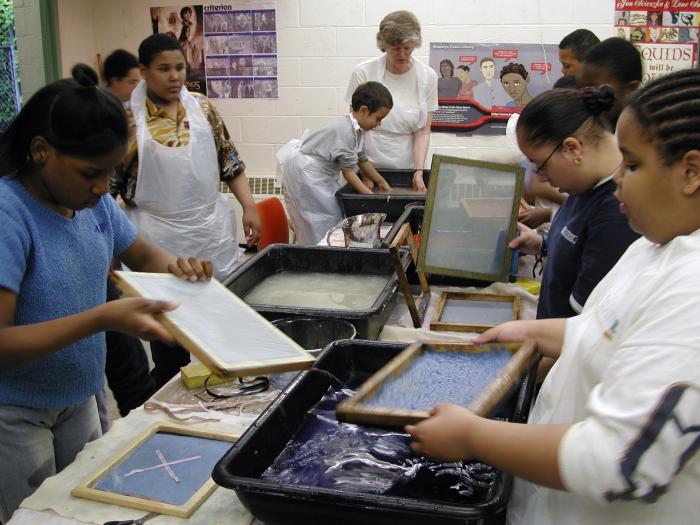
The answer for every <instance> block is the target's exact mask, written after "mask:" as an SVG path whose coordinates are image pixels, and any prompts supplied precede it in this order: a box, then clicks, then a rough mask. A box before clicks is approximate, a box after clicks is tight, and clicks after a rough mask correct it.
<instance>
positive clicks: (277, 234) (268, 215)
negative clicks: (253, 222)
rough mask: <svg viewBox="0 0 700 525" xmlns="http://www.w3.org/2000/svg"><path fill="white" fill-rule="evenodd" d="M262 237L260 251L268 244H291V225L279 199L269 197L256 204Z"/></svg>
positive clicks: (259, 243)
mask: <svg viewBox="0 0 700 525" xmlns="http://www.w3.org/2000/svg"><path fill="white" fill-rule="evenodd" d="M255 207H256V209H257V210H258V216H259V217H260V224H261V225H262V235H261V236H260V240H259V241H258V250H262V249H263V248H265V247H266V246H267V245H268V244H274V243H288V242H289V223H288V222H287V214H286V213H285V211H284V206H283V205H282V203H281V202H280V200H279V199H278V198H277V197H268V198H267V199H263V200H261V201H259V202H258V203H256V205H255Z"/></svg>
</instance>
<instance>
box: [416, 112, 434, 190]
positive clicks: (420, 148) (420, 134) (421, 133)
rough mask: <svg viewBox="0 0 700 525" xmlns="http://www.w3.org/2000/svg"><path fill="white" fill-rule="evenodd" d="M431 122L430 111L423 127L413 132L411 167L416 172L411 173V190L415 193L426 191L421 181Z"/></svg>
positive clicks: (428, 144) (431, 114) (431, 115)
mask: <svg viewBox="0 0 700 525" xmlns="http://www.w3.org/2000/svg"><path fill="white" fill-rule="evenodd" d="M432 122H433V113H432V111H430V112H428V116H427V118H426V121H425V126H423V127H422V128H420V129H419V130H417V131H415V132H413V165H414V166H415V168H416V171H414V172H413V189H414V190H416V191H426V188H425V182H424V181H423V166H425V158H426V157H427V156H428V146H430V126H431V124H432Z"/></svg>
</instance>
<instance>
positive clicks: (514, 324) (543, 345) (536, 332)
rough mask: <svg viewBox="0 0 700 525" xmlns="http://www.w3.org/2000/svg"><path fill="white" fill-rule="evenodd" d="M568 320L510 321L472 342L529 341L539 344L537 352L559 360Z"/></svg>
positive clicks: (480, 335) (478, 336)
mask: <svg viewBox="0 0 700 525" xmlns="http://www.w3.org/2000/svg"><path fill="white" fill-rule="evenodd" d="M566 321H567V320H566V319H537V320H534V321H508V322H506V323H503V324H499V325H498V326H494V327H493V328H491V329H489V330H486V331H485V332H484V333H482V334H479V335H477V336H476V337H475V338H474V339H472V342H473V343H475V344H482V343H509V342H517V341H527V340H530V339H533V340H535V342H537V351H538V352H540V353H541V354H542V355H544V356H545V357H551V358H553V359H557V358H558V357H559V354H560V353H561V347H562V345H563V344H564V335H565V333H566Z"/></svg>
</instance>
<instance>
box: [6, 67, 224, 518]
mask: <svg viewBox="0 0 700 525" xmlns="http://www.w3.org/2000/svg"><path fill="white" fill-rule="evenodd" d="M90 73H92V74H90ZM73 76H74V78H73V79H66V80H60V81H58V82H55V83H53V84H50V85H48V86H46V87H44V88H42V89H41V90H39V91H38V92H37V93H36V94H35V95H34V96H33V97H32V98H31V99H30V100H29V101H28V102H27V104H26V105H25V106H24V108H23V109H22V111H21V112H20V114H19V115H18V116H17V118H16V119H15V120H14V122H13V123H12V125H11V126H10V128H9V129H8V130H7V132H6V133H4V134H3V135H2V136H0V175H1V176H0V223H1V224H2V225H3V227H2V229H0V472H2V473H3V474H2V476H0V522H3V523H5V522H7V520H9V519H10V516H11V514H12V512H13V511H14V510H15V509H16V508H17V507H18V506H19V504H20V502H21V501H22V500H23V499H24V498H25V497H27V496H29V495H30V494H31V493H32V492H33V491H34V490H35V489H36V488H38V486H39V485H40V484H41V483H42V481H43V480H44V479H45V478H47V477H48V476H51V475H53V474H55V473H56V472H58V471H60V470H61V469H63V468H64V467H65V466H66V465H68V464H69V463H70V462H71V461H73V459H74V457H75V456H76V454H77V453H78V452H79V451H80V449H82V448H83V445H84V444H85V443H86V442H87V441H89V440H91V439H95V438H96V437H98V436H99V434H100V425H99V420H98V417H97V408H96V404H95V399H94V396H95V393H97V392H98V391H99V390H100V389H101V388H102V381H103V379H102V378H103V375H104V369H105V363H104V360H105V341H104V333H103V332H104V331H105V330H113V331H120V332H124V333H128V334H132V335H135V336H138V337H140V338H143V339H156V338H158V339H163V340H166V341H168V340H171V339H172V338H171V336H169V334H168V333H167V332H166V331H165V330H164V329H163V327H162V325H161V324H160V323H159V322H158V321H157V320H156V319H155V318H154V315H155V314H157V313H160V312H164V311H168V310H172V309H173V308H175V307H176V305H174V304H172V303H168V302H163V301H153V300H147V299H138V298H132V299H121V300H117V301H112V302H109V303H105V286H104V283H105V281H106V279H107V276H108V271H109V265H110V261H111V260H112V258H113V257H116V258H117V259H119V260H121V261H123V262H124V263H126V264H127V266H128V267H129V268H131V269H133V270H138V271H146V272H171V273H173V274H175V275H178V276H180V277H182V278H185V279H189V280H193V281H196V280H204V279H209V278H210V277H211V275H212V268H211V263H209V262H208V261H200V260H197V259H194V258H190V259H188V260H185V259H182V258H180V259H176V258H175V257H173V256H172V255H170V254H169V253H167V252H166V251H164V250H162V249H161V248H158V247H156V246H154V245H152V244H149V243H148V242H146V241H144V240H143V239H142V238H141V237H139V236H138V235H137V233H136V231H135V229H134V227H133V226H132V225H131V223H129V221H128V220H127V219H126V216H125V215H124V214H123V212H122V211H121V210H120V209H119V207H118V206H117V204H116V202H115V201H114V200H113V199H112V198H111V197H110V196H108V195H106V194H107V189H108V181H109V177H110V175H111V173H112V172H113V170H114V167H115V166H116V165H117V163H118V162H120V160H121V158H122V156H123V155H124V152H125V150H126V144H127V138H128V126H127V121H126V116H125V114H124V110H123V109H122V106H121V103H120V102H119V100H117V98H116V97H114V96H113V95H111V94H109V93H106V92H105V91H102V90H100V89H98V88H97V86H96V85H95V82H94V79H95V78H96V75H94V72H91V70H90V69H89V68H88V67H87V66H80V67H76V68H74V72H73Z"/></svg>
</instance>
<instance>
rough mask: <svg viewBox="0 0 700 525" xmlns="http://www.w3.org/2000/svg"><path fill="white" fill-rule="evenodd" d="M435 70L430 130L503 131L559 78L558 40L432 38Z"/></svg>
mask: <svg viewBox="0 0 700 525" xmlns="http://www.w3.org/2000/svg"><path fill="white" fill-rule="evenodd" d="M430 67H432V68H433V69H434V70H435V71H436V72H437V74H438V104H439V108H438V110H437V111H436V112H435V113H433V123H432V130H433V131H452V132H472V133H478V134H483V135H503V134H505V132H506V123H507V122H508V118H509V117H510V115H511V114H512V113H515V112H520V111H521V110H522V108H523V107H525V106H526V105H527V103H528V102H530V100H532V99H533V97H535V96H536V95H539V94H540V93H542V92H543V91H546V90H547V89H550V88H551V87H552V85H553V84H554V82H556V80H557V79H558V78H559V77H561V72H560V68H559V54H558V46H557V45H556V44H546V45H539V44H469V43H456V42H433V43H431V44H430Z"/></svg>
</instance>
